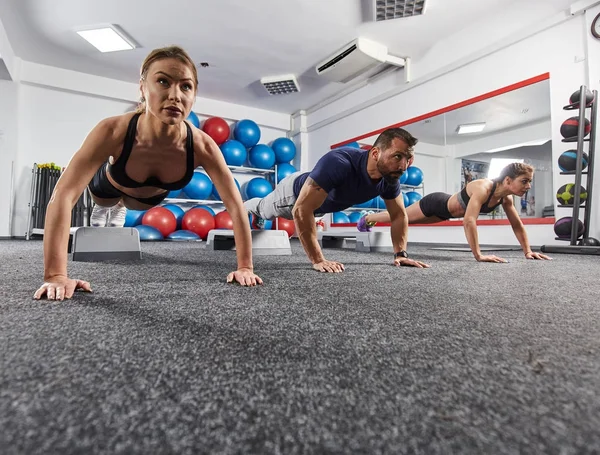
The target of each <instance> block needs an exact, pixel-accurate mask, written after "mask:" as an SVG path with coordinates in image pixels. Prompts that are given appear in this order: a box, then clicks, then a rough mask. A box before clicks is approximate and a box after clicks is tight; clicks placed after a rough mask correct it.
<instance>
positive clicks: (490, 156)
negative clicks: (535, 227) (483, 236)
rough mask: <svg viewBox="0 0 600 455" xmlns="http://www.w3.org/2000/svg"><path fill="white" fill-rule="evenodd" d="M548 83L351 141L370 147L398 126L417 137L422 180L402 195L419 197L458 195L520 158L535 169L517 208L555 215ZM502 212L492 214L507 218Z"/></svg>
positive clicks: (526, 214) (541, 80)
mask: <svg viewBox="0 0 600 455" xmlns="http://www.w3.org/2000/svg"><path fill="white" fill-rule="evenodd" d="M549 85H550V84H549V80H548V75H547V74H546V75H542V76H539V77H536V78H533V79H530V80H527V81H523V82H521V83H518V84H514V85H512V86H510V87H505V88H504V89H499V90H497V91H495V92H491V93H488V94H484V95H481V96H479V97H476V98H473V99H470V100H466V101H464V102H462V103H458V104H456V105H453V106H448V107H446V108H442V109H440V110H438V111H436V112H433V113H431V114H425V115H422V116H419V117H417V118H415V119H412V120H408V121H401V122H400V123H396V124H393V125H389V126H386V127H382V128H381V129H379V130H377V131H374V132H371V133H366V134H364V135H362V136H360V137H358V138H352V139H349V140H348V141H347V142H352V143H354V144H355V145H356V143H358V145H359V146H361V147H362V148H368V146H370V145H372V144H373V142H374V141H375V139H376V138H377V136H378V135H379V133H380V132H381V131H382V130H383V129H385V128H389V127H394V126H399V127H402V128H404V129H406V130H407V131H409V132H410V133H411V134H413V135H414V136H416V137H417V138H418V139H419V143H418V144H417V147H416V148H415V162H414V166H417V167H418V168H420V170H421V171H422V173H423V181H422V184H421V185H420V186H419V187H418V188H411V187H410V186H406V187H404V188H403V191H407V192H410V191H417V192H420V194H421V195H425V194H428V193H431V192H435V191H444V192H447V193H455V192H457V191H460V189H461V188H462V187H463V186H464V184H465V183H466V182H468V181H470V180H472V179H477V178H493V177H495V176H497V175H498V171H499V170H500V169H502V168H503V167H504V166H505V165H506V164H508V163H510V162H513V161H517V160H522V161H523V162H525V163H528V164H531V165H533V166H534V168H535V174H534V179H533V183H532V188H531V190H530V191H529V192H528V193H527V194H526V195H525V196H524V197H523V198H519V197H517V196H514V198H515V200H514V202H515V207H517V210H518V211H519V212H520V215H521V217H522V218H542V217H553V216H554V202H553V201H554V192H553V190H552V188H553V185H552V140H551V136H552V131H551V122H550V87H549ZM399 120H401V119H399ZM339 145H341V144H334V145H333V146H332V147H336V146H339ZM405 202H406V198H405ZM499 209H500V210H498V211H497V212H495V213H493V214H490V215H489V216H491V217H494V218H496V217H500V218H501V217H504V213H502V210H501V206H500V207H499ZM482 216H483V215H482Z"/></svg>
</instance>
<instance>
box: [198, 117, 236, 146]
mask: <svg viewBox="0 0 600 455" xmlns="http://www.w3.org/2000/svg"><path fill="white" fill-rule="evenodd" d="M202 131H204V132H205V133H206V134H208V135H209V136H210V137H211V138H212V139H213V141H215V142H216V143H217V145H221V144H222V143H223V142H225V141H226V140H227V139H229V135H230V134H231V130H230V129H229V125H228V124H227V122H226V121H225V120H223V119H222V118H221V117H210V118H208V119H206V121H205V122H204V125H202Z"/></svg>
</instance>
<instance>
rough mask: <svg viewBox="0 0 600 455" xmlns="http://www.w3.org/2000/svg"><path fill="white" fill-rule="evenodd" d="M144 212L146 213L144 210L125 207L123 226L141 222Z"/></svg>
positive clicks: (131, 225)
mask: <svg viewBox="0 0 600 455" xmlns="http://www.w3.org/2000/svg"><path fill="white" fill-rule="evenodd" d="M144 213H146V210H131V209H127V213H126V214H125V224H124V225H123V227H135V226H138V225H140V224H142V218H144Z"/></svg>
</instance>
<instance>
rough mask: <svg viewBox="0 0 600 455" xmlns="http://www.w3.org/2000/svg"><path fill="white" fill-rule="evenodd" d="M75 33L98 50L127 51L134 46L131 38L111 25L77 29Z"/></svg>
mask: <svg viewBox="0 0 600 455" xmlns="http://www.w3.org/2000/svg"><path fill="white" fill-rule="evenodd" d="M77 34H78V35H79V36H81V37H82V38H83V39H84V40H86V41H87V42H88V43H90V44H91V45H92V46H94V47H95V48H96V49H98V50H99V51H100V52H115V51H127V50H131V49H134V48H135V45H134V44H133V43H132V42H131V40H129V39H128V38H126V37H125V36H124V35H125V34H124V33H123V32H122V31H120V30H118V29H117V28H116V27H115V26H113V25H110V26H105V27H98V28H94V29H87V30H78V31H77Z"/></svg>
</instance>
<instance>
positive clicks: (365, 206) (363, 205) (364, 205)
mask: <svg viewBox="0 0 600 455" xmlns="http://www.w3.org/2000/svg"><path fill="white" fill-rule="evenodd" d="M371 201H372V199H369V200H368V201H365V202H360V203H358V204H354V207H357V208H361V209H368V208H371Z"/></svg>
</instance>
